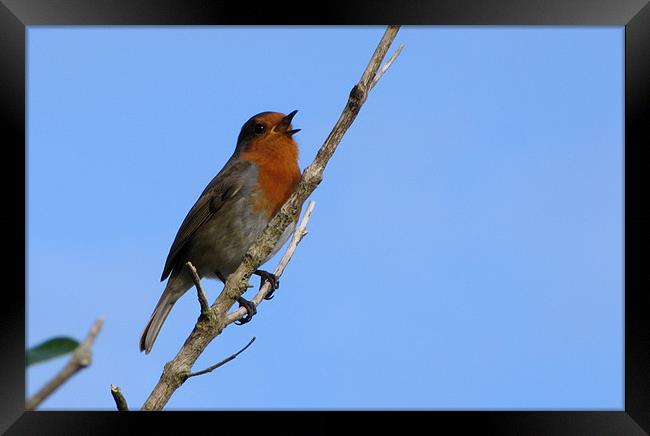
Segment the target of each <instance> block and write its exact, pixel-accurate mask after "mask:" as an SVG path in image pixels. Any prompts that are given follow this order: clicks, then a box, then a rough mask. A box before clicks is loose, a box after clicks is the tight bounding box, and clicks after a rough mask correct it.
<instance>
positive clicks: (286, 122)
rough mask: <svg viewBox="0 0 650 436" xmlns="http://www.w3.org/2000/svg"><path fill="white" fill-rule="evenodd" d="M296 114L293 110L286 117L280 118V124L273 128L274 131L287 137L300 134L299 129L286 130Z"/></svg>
mask: <svg viewBox="0 0 650 436" xmlns="http://www.w3.org/2000/svg"><path fill="white" fill-rule="evenodd" d="M297 113H298V111H297V110H295V111H293V112H291V113H290V114H289V115H287V116H286V117H284V118H282V120H281V121H280V123H278V125H277V126H276V127H275V130H277V131H278V132H281V133H284V134H285V135H289V136H291V135H293V134H294V133H298V132H300V129H293V130H287V129H288V128H289V126H290V125H291V120H293V117H294V116H296V114H297Z"/></svg>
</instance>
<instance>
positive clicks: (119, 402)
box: [111, 385, 129, 412]
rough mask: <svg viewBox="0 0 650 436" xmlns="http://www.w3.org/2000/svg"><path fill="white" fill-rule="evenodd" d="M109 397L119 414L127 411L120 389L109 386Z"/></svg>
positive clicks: (127, 407)
mask: <svg viewBox="0 0 650 436" xmlns="http://www.w3.org/2000/svg"><path fill="white" fill-rule="evenodd" d="M111 395H112V396H113V400H115V405H116V406H117V410H119V411H120V412H127V411H128V410H129V405H128V404H127V403H126V398H124V395H123V394H122V391H121V390H120V388H118V387H117V386H115V385H111Z"/></svg>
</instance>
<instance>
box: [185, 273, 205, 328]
mask: <svg viewBox="0 0 650 436" xmlns="http://www.w3.org/2000/svg"><path fill="white" fill-rule="evenodd" d="M185 266H186V267H187V269H189V270H190V273H191V274H192V280H194V286H195V287H196V293H197V296H198V298H199V304H200V305H201V314H202V315H204V314H206V313H208V311H209V310H210V305H209V304H208V298H207V297H206V296H205V291H204V290H203V286H201V278H200V277H199V273H198V272H196V268H195V267H194V265H192V262H187V263H186V264H185Z"/></svg>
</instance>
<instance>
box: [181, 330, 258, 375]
mask: <svg viewBox="0 0 650 436" xmlns="http://www.w3.org/2000/svg"><path fill="white" fill-rule="evenodd" d="M253 342H255V336H253V338H252V339H251V340H250V341H249V342H248V344H246V346H245V347H244V348H242V349H241V350H239V351H238V352H236V353H235V354H232V355H230V356H228V357H226V358H225V359H223V360H222V361H221V362H219V363H217V364H215V365H212V366H209V367H207V368H205V369H203V370H201V371H197V372H191V373H189V374H188V375H187V378H190V377H196V376H197V375H203V374H207V373H209V372H212V371H214V370H215V369H217V368H219V367H220V366H223V365H225V364H226V363H228V362H230V361H231V360H235V358H237V356H239V355H240V354H241V353H243V352H244V351H246V349H247V348H248V347H250V346H251V344H252V343H253Z"/></svg>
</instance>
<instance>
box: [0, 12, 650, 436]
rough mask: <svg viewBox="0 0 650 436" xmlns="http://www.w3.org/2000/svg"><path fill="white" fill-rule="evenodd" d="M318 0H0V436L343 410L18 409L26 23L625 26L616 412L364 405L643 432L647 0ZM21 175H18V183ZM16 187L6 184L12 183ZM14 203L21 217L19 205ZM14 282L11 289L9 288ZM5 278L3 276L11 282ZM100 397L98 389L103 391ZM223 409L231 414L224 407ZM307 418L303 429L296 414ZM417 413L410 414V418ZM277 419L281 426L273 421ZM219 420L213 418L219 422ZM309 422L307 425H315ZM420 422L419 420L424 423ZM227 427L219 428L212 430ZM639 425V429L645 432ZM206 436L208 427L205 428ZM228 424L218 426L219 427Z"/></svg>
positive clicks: (438, 417)
mask: <svg viewBox="0 0 650 436" xmlns="http://www.w3.org/2000/svg"><path fill="white" fill-rule="evenodd" d="M326 3H327V4H326V5H325V3H320V2H319V3H314V4H313V5H308V4H307V3H292V2H287V1H284V2H275V3H269V2H267V3H265V4H258V5H254V4H251V3H250V2H246V3H244V2H232V1H230V2H226V1H211V2H209V1H207V0H186V1H181V0H159V1H155V0H146V1H138V0H132V1H123V0H113V1H105V0H0V59H2V62H1V63H0V108H1V110H2V125H3V129H2V137H3V141H2V143H3V144H4V147H3V149H4V150H5V154H4V162H5V165H4V171H0V173H1V174H2V177H3V180H2V181H3V185H2V186H3V187H10V188H12V189H3V190H2V193H3V200H4V201H3V202H2V203H3V205H5V207H4V208H3V209H4V213H3V214H2V223H3V230H4V232H3V235H4V238H3V240H4V242H5V244H10V245H5V247H6V248H9V247H11V249H5V250H4V254H5V256H4V257H5V261H4V262H3V263H2V265H3V266H4V269H3V271H4V277H5V279H6V278H11V279H12V280H10V281H7V280H5V281H4V286H3V288H4V289H3V291H4V293H3V296H4V299H3V304H1V305H0V310H1V311H2V316H1V317H0V323H1V324H2V327H1V328H0V350H2V367H1V370H0V380H1V381H0V386H1V387H2V388H1V389H0V396H1V401H2V407H1V408H0V431H7V434H17V435H22V434H121V433H125V434H126V433H131V432H136V431H138V430H137V429H138V428H139V427H138V426H139V425H146V426H147V427H145V428H147V431H148V432H150V431H154V429H155V428H160V429H166V430H169V429H171V428H173V424H178V425H181V426H182V425H184V424H183V423H185V425H186V423H187V422H191V423H192V426H194V425H196V426H199V428H204V429H214V431H215V432H216V431H218V430H219V429H226V428H228V427H230V430H227V431H233V430H234V429H235V427H234V426H237V428H236V429H237V430H238V431H250V429H251V428H252V427H258V426H259V427H260V428H268V425H269V424H275V423H277V424H278V425H282V428H284V429H285V430H287V431H291V430H293V431H292V432H298V433H301V434H302V433H305V432H306V433H307V434H311V433H312V430H320V431H323V430H326V429H328V428H329V429H331V430H332V431H334V430H338V429H339V428H340V425H341V424H340V421H339V420H338V419H330V416H331V417H343V418H350V417H353V416H358V415H357V414H354V415H353V414H352V413H350V412H334V413H333V412H331V411H330V412H326V411H323V412H290V413H289V412H287V413H270V412H262V411H260V412H249V413H256V414H257V415H259V416H257V417H255V418H254V419H248V418H246V419H244V420H238V419H237V418H238V417H240V418H241V417H243V415H242V414H241V413H235V414H234V415H235V416H234V419H233V418H230V419H229V420H228V424H227V425H226V424H224V423H223V422H221V421H220V418H218V419H215V416H214V414H220V413H221V414H223V413H224V412H171V413H157V414H156V413H124V412H73V411H61V412H39V411H36V412H25V411H24V400H25V365H24V359H25V354H24V353H25V309H26V307H25V298H24V294H23V293H21V292H20V288H21V284H22V288H23V290H25V289H26V288H27V283H26V279H25V277H26V275H25V271H26V265H25V259H26V248H25V247H26V244H25V242H26V239H25V237H26V235H25V229H26V226H25V220H26V218H27V215H28V211H26V209H25V195H26V189H25V188H26V186H25V180H26V178H25V171H26V170H28V169H26V168H25V132H26V127H25V120H26V118H25V100H26V99H25V72H26V66H25V60H26V53H25V49H26V28H27V26H32V25H109V24H110V25H207V24H251V25H263V24H307V25H310V24H336V25H352V24H362V25H370V24H373V25H378V24H381V25H385V24H390V23H399V24H403V25H416V24H430V25H443V24H444V25H618V26H625V171H624V174H625V195H624V198H625V204H624V208H625V210H624V213H625V229H624V231H625V251H624V252H625V263H624V265H625V409H624V411H618V412H603V411H552V412H550V411H530V412H507V411H491V412H490V411H481V412H478V411H477V412H468V411H464V412H437V411H429V412H393V413H382V412H362V413H361V414H360V416H361V417H362V419H363V418H365V419H364V421H367V422H371V423H373V424H375V425H377V426H381V425H383V424H384V423H385V422H386V421H388V420H391V421H393V422H394V423H396V424H398V425H399V426H400V427H401V428H402V429H403V430H405V429H407V428H408V427H411V426H415V425H417V426H418V427H419V428H424V429H425V430H426V431H427V432H429V431H436V430H438V429H444V428H446V427H445V426H447V425H448V426H450V428H453V429H454V432H462V431H467V430H470V431H472V430H473V431H480V432H481V434H483V433H487V434H553V435H560V434H571V435H574V434H589V435H597V434H607V435H634V434H647V433H646V432H650V325H649V323H648V319H647V318H646V317H644V311H645V310H646V307H647V298H645V296H646V295H647V292H648V291H649V290H650V283H649V282H650V274H648V273H646V272H645V269H644V267H646V265H647V262H646V260H647V255H645V253H647V251H648V247H649V246H650V244H649V243H650V238H649V237H648V235H649V234H650V233H649V231H648V229H649V228H650V213H649V212H648V207H647V204H648V199H650V195H648V194H647V191H646V189H645V186H646V185H645V181H647V171H644V170H646V169H650V168H648V166H649V165H648V163H649V161H648V159H647V152H646V150H647V148H648V147H649V146H650V135H649V134H648V132H649V130H650V127H649V126H650V111H649V109H648V107H649V105H648V100H649V99H650V6H648V1H647V0H573V1H565V0H563V1H560V0H548V1H539V0H492V1H469V0H455V1H454V0H448V1H425V0H410V1H408V2H397V1H391V2H379V1H365V2H361V1H357V2H350V1H339V0H337V1H328V2H326ZM21 182H22V183H21ZM21 185H22V187H23V189H22V190H20V189H15V187H16V186H21ZM21 211H22V213H21ZM13 280H15V282H16V285H15V286H14V285H13ZM10 283H11V284H10ZM107 393H108V387H107ZM231 413H232V412H231ZM296 417H300V418H307V419H310V420H313V423H308V424H307V425H308V427H303V425H304V424H302V422H308V421H303V420H300V421H298V420H296V419H295V418H296ZM416 418H417V419H416ZM280 420H281V421H282V422H280ZM220 422H221V423H220ZM313 424H316V425H313ZM423 425H424V427H421V426H423ZM222 426H226V427H222ZM644 430H645V431H644ZM208 431H209V432H210V433H211V432H213V431H211V430H208ZM224 431H226V430H224Z"/></svg>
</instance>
